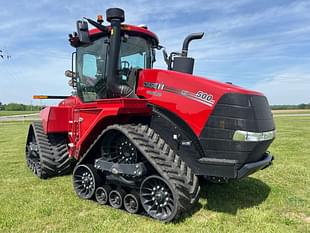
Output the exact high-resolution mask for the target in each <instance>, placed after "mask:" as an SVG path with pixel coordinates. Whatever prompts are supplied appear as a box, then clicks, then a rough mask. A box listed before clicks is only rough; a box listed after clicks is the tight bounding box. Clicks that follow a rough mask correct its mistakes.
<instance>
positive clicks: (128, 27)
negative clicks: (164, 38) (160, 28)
mask: <svg viewBox="0 0 310 233" xmlns="http://www.w3.org/2000/svg"><path fill="white" fill-rule="evenodd" d="M108 30H109V31H110V30H111V27H110V26H108ZM122 30H124V31H135V32H140V33H143V34H146V35H147V36H149V37H152V38H153V39H155V40H156V41H157V42H158V37H157V36H156V34H155V33H153V32H151V31H150V30H148V29H145V28H142V27H137V26H134V25H128V24H122ZM100 32H101V31H100V30H99V29H98V28H94V29H90V30H89V35H91V36H92V35H95V34H97V33H100Z"/></svg>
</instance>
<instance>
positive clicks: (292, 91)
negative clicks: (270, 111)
mask: <svg viewBox="0 0 310 233" xmlns="http://www.w3.org/2000/svg"><path fill="white" fill-rule="evenodd" d="M299 70H302V69H299V68H298V69H296V70H288V71H285V72H282V73H281V72H280V73H277V74H273V75H271V76H270V77H268V78H265V79H263V80H261V81H259V82H258V83H257V84H255V85H254V86H252V88H253V89H254V90H258V91H261V92H263V93H264V94H265V95H266V96H267V97H268V100H269V103H271V104H300V103H310V94H309V93H310V92H309V90H310V72H307V73H303V72H300V71H299Z"/></svg>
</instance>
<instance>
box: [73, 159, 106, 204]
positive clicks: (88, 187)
mask: <svg viewBox="0 0 310 233" xmlns="http://www.w3.org/2000/svg"><path fill="white" fill-rule="evenodd" d="M99 182H100V178H99V177H98V174H97V171H96V170H95V168H94V167H93V166H92V165H90V164H80V165H78V166H76V167H75V168H74V171H73V187H74V190H75V192H76V194H77V195H78V196H79V197H80V198H82V199H90V198H92V197H93V195H94V194H95V191H96V187H97V186H98V185H99Z"/></svg>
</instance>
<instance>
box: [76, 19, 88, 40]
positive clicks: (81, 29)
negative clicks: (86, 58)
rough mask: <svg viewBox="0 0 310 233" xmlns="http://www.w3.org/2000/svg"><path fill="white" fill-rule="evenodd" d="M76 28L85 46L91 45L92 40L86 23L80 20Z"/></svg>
mask: <svg viewBox="0 0 310 233" xmlns="http://www.w3.org/2000/svg"><path fill="white" fill-rule="evenodd" d="M76 27H77V34H78V37H79V40H80V42H81V43H83V44H89V43H90V38H89V34H88V24H87V22H86V21H82V20H78V21H77V22H76Z"/></svg>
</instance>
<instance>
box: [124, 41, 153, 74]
mask: <svg viewBox="0 0 310 233" xmlns="http://www.w3.org/2000/svg"><path fill="white" fill-rule="evenodd" d="M151 53H152V49H151V44H150V43H149V42H148V41H147V40H145V39H143V38H141V37H135V36H131V37H129V38H126V37H125V38H124V39H123V41H122V43H121V50H120V62H121V68H123V67H126V68H140V69H145V68H152V61H151V57H152V56H151Z"/></svg>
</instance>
